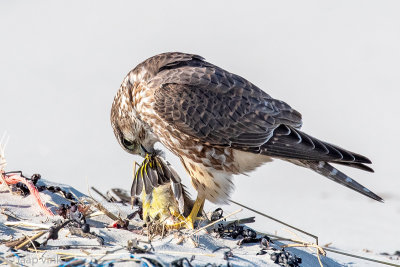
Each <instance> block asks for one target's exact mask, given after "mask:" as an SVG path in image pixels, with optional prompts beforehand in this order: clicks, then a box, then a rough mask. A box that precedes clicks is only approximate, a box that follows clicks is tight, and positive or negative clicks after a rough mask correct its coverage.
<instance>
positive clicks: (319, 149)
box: [260, 125, 383, 202]
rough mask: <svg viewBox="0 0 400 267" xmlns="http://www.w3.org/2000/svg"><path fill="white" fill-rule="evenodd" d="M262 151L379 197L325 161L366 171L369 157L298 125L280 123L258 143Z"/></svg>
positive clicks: (370, 170) (360, 191)
mask: <svg viewBox="0 0 400 267" xmlns="http://www.w3.org/2000/svg"><path fill="white" fill-rule="evenodd" d="M260 152H261V153H262V154H264V155H269V156H272V157H278V158H281V159H284V160H286V161H289V162H292V163H294V164H297V165H300V166H303V167H307V168H310V169H312V170H314V171H316V172H317V173H319V174H321V175H323V176H325V177H327V178H329V179H331V180H333V181H335V182H337V183H339V184H342V185H344V186H346V187H348V188H351V189H353V190H355V191H357V192H359V193H361V194H363V195H365V196H367V197H370V198H372V199H375V200H377V201H381V202H382V201H383V199H382V198H381V197H379V196H377V195H376V194H374V193H373V192H371V191H370V190H369V189H367V188H365V187H364V186H362V185H361V184H359V183H357V182H356V181H354V180H353V179H352V178H350V177H348V176H347V175H346V174H344V173H342V172H341V171H339V170H338V169H336V168H335V167H333V166H332V165H330V164H329V163H334V164H340V165H344V166H348V167H353V168H357V169H361V170H364V171H368V172H373V171H374V170H373V169H372V168H370V167H368V166H367V165H365V164H370V163H371V161H370V160H369V159H368V158H366V157H364V156H363V155H360V154H357V153H354V152H351V151H348V150H346V149H343V148H341V147H338V146H336V145H333V144H329V143H327V142H324V141H321V140H319V139H317V138H315V137H312V136H310V135H308V134H306V133H304V132H302V131H300V130H298V129H295V128H293V127H290V126H287V125H280V126H279V127H278V128H276V129H275V130H274V132H273V135H272V137H271V138H270V140H269V141H268V142H267V143H265V144H264V145H263V146H262V147H261V151H260Z"/></svg>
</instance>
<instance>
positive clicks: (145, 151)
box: [140, 145, 149, 158]
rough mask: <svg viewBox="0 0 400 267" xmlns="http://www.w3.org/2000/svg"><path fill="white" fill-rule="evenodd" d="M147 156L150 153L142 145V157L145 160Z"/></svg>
mask: <svg viewBox="0 0 400 267" xmlns="http://www.w3.org/2000/svg"><path fill="white" fill-rule="evenodd" d="M147 154H149V152H147V150H146V149H145V148H144V146H142V145H140V156H142V157H143V158H145V157H146V155H147Z"/></svg>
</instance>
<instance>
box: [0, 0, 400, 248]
mask: <svg viewBox="0 0 400 267" xmlns="http://www.w3.org/2000/svg"><path fill="white" fill-rule="evenodd" d="M399 8H400V4H399V2H398V1H259V2H255V1H182V2H178V1H160V2H156V1H25V2H23V1H11V0H9V1H4V0H3V1H1V3H0V134H1V133H3V132H4V131H7V133H8V135H10V142H9V144H8V147H7V149H6V156H7V159H8V162H9V164H8V166H7V169H8V170H23V171H24V172H25V173H26V174H32V173H36V172H38V173H41V174H42V176H43V177H44V178H46V179H49V180H52V181H56V182H61V183H67V184H70V185H72V186H74V187H76V188H78V189H80V190H81V191H83V192H84V193H86V192H87V185H86V180H87V181H88V183H89V184H90V185H94V186H95V187H97V188H99V189H101V190H103V191H106V190H107V189H110V188H111V187H122V188H126V189H130V184H131V168H132V161H133V160H137V161H141V159H140V158H139V157H133V156H131V155H129V154H127V153H125V152H124V151H123V150H122V149H121V148H120V147H119V145H118V143H117V142H116V140H115V138H114V135H113V132H112V129H111V126H110V122H109V114H110V107H111V103H112V100H113V97H114V94H115V93H116V91H117V89H118V87H119V85H120V83H121V82H122V79H123V78H124V76H125V74H126V73H127V72H128V71H129V70H130V69H132V68H133V67H135V66H136V65H137V64H138V63H140V62H141V61H143V60H145V59H146V58H148V57H150V56H153V55H155V54H158V53H161V52H167V51H181V52H189V53H196V54H199V55H202V56H203V57H205V58H206V59H207V60H208V61H210V62H212V63H214V64H216V65H219V66H221V67H223V68H225V69H227V70H229V71H231V72H234V73H237V74H239V75H241V76H243V77H246V78H247V79H248V80H250V81H251V82H253V83H254V84H256V85H258V86H259V87H260V88H262V89H264V90H265V91H266V92H268V93H269V94H270V95H272V96H273V97H275V98H278V99H282V100H284V101H286V102H287V103H289V104H290V105H291V106H292V107H294V108H295V109H297V110H298V111H300V112H301V113H302V114H303V121H304V126H303V130H304V131H306V132H307V133H309V134H311V135H313V136H316V137H318V138H320V139H322V140H326V141H329V142H331V143H334V144H338V145H340V146H342V147H344V148H347V149H349V150H352V151H355V152H359V153H361V154H364V155H366V156H368V157H370V159H371V160H372V161H373V163H374V164H373V168H374V169H375V171H376V172H375V173H374V174H370V173H366V172H362V171H359V170H350V169H346V168H341V169H342V170H345V171H346V173H347V174H349V175H350V176H352V177H353V178H355V179H356V180H357V181H359V182H361V183H362V184H364V185H366V186H367V187H368V188H370V189H371V190H373V191H374V192H376V193H377V194H379V195H381V196H382V197H383V198H384V199H385V201H386V202H385V204H381V203H377V202H373V201H371V200H369V199H367V198H366V197H363V196H362V195H359V194H358V193H355V192H353V191H351V190H349V189H347V188H345V187H343V186H341V185H338V184H335V183H333V182H331V181H329V180H328V179H326V178H323V177H321V176H319V175H318V174H315V173H313V172H311V171H309V170H306V169H302V168H300V167H297V166H294V165H290V164H288V163H284V162H279V161H275V162H273V163H271V164H268V165H266V166H263V167H261V168H259V169H258V170H257V171H255V172H254V173H252V174H251V175H250V176H249V177H245V176H241V177H237V178H236V187H237V189H236V191H235V193H234V195H233V197H232V198H233V199H235V200H237V201H239V202H243V203H245V204H247V205H249V206H252V207H253V208H256V209H258V210H261V211H264V212H266V213H267V214H270V215H272V216H275V217H278V218H279V219H282V220H284V221H286V222H288V223H292V224H294V225H296V226H298V227H301V228H303V229H304V230H307V231H309V232H312V233H314V234H316V235H318V236H319V237H320V240H321V243H328V242H333V244H332V246H336V247H339V248H345V249H346V248H353V249H360V250H361V249H363V248H368V249H373V250H375V251H382V252H390V253H393V252H394V250H400V241H398V240H396V238H398V237H399V236H400V230H399V229H400V227H399V225H400V195H399V190H400V179H399V173H398V168H399V163H398V162H399V161H398V160H399V149H400V146H399V130H400V128H399V115H400V112H399V110H398V106H397V104H398V102H399V96H400V93H399V86H400V81H399V79H400V78H399V77H400V75H399V74H400V52H399V51H400V16H399ZM168 159H169V160H170V161H171V162H172V163H173V164H174V165H176V166H177V168H178V170H179V171H180V174H181V175H182V177H185V178H184V181H185V183H186V184H187V185H188V186H189V187H191V186H190V183H189V179H187V177H186V174H185V173H184V171H183V169H182V167H180V163H179V161H178V160H177V159H176V158H174V157H173V156H172V155H171V154H168ZM192 192H193V191H192ZM0 197H1V196H0ZM209 209H211V207H210V206H209ZM225 209H226V211H227V212H229V211H233V210H236V209H237V207H234V206H231V207H225ZM250 214H251V213H246V212H243V213H242V215H240V216H239V217H243V216H246V215H250ZM256 227H257V228H258V229H262V230H265V231H269V232H273V231H275V230H278V233H281V234H285V235H289V236H291V234H290V233H287V232H285V231H282V226H280V225H277V224H270V223H269V221H268V220H264V219H262V218H259V217H257V225H256Z"/></svg>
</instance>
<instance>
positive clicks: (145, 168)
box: [131, 154, 188, 213]
mask: <svg viewBox="0 0 400 267" xmlns="http://www.w3.org/2000/svg"><path fill="white" fill-rule="evenodd" d="M167 183H171V188H172V193H173V195H174V197H175V199H176V200H177V202H178V206H179V210H180V212H181V213H183V212H184V203H185V197H187V195H188V194H187V192H186V191H185V189H184V188H183V185H182V183H181V178H180V177H179V175H178V173H177V172H176V170H175V169H174V168H173V167H172V165H171V164H170V163H169V162H168V161H166V160H164V159H163V158H162V157H160V156H158V154H154V155H147V156H146V158H145V160H144V161H143V163H142V164H141V165H140V166H139V168H138V170H137V171H136V174H135V177H134V179H133V183H132V187H131V196H139V195H140V194H141V193H142V191H143V189H144V191H145V193H146V195H150V194H151V193H152V191H153V189H154V188H156V187H158V186H161V185H165V184H167Z"/></svg>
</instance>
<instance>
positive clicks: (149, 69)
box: [111, 52, 382, 223]
mask: <svg viewBox="0 0 400 267" xmlns="http://www.w3.org/2000/svg"><path fill="white" fill-rule="evenodd" d="M111 124H112V127H113V130H114V134H115V136H116V138H117V140H118V142H119V144H120V145H121V146H122V147H123V149H124V150H126V151H127V152H129V153H131V154H139V155H142V156H144V157H146V156H147V155H150V154H152V153H153V152H154V151H155V149H154V145H155V143H157V142H160V143H162V144H163V145H164V146H165V147H166V148H167V149H168V150H170V151H171V152H172V153H174V154H175V155H176V156H178V157H179V159H180V160H181V162H182V164H183V166H184V167H185V169H186V171H187V173H188V174H189V175H190V177H191V183H192V185H193V187H194V188H195V189H196V191H197V192H198V195H197V199H196V201H195V203H194V205H193V210H192V212H191V213H190V215H189V216H188V218H187V220H188V221H189V222H191V223H193V221H194V220H195V217H196V216H197V214H198V212H199V210H201V209H202V206H203V204H204V201H205V199H207V200H209V201H211V202H213V203H224V202H227V201H228V200H229V196H230V194H231V193H232V190H233V188H234V186H233V183H232V177H233V175H237V174H246V173H249V172H251V171H253V170H254V169H256V168H257V167H259V166H261V165H262V164H263V163H266V162H271V161H272V160H273V159H281V160H284V161H288V162H290V163H293V164H296V165H298V166H301V167H305V168H309V169H311V170H313V171H315V172H317V173H319V174H321V175H323V176H325V177H327V178H329V179H331V180H333V181H335V182H337V183H340V184H342V185H344V186H346V187H349V188H351V189H353V190H355V191H357V192H359V193H361V194H363V195H365V196H367V197H370V198H372V199H374V200H377V201H382V198H381V197H379V196H378V195H376V194H374V193H373V192H371V191H370V190H369V189H367V188H366V187H364V186H362V185H361V184H359V183H357V182H356V181H355V180H353V179H352V178H350V177H348V176H347V175H346V174H344V173H343V172H341V171H339V170H338V169H336V168H335V167H334V166H332V165H331V164H338V165H344V166H348V167H354V168H358V169H361V170H364V171H369V172H373V170H372V169H371V168H370V167H368V166H367V165H365V164H370V163H371V161H370V160H369V159H368V158H366V157H364V156H362V155H360V154H357V153H353V152H350V151H349V150H345V149H343V148H341V147H338V146H336V145H333V144H330V143H327V142H324V141H321V140H319V139H317V138H315V137H312V136H310V135H308V134H306V133H304V132H302V131H301V130H300V127H301V126H302V117H301V114H300V113H299V112H297V111H296V110H294V109H293V108H291V107H290V106H289V105H288V104H286V103H285V102H283V101H281V100H277V99H275V98H272V97H271V96H270V95H268V94H267V93H266V92H264V91H263V90H261V89H260V88H258V87H257V86H255V85H254V84H252V83H251V82H249V81H247V80H246V79H244V78H243V77H241V76H239V75H236V74H233V73H230V72H228V71H226V70H224V69H222V68H220V67H218V66H216V65H213V64H211V63H209V62H207V61H205V59H204V58H203V57H201V56H198V55H193V54H186V53H178V52H173V53H163V54H159V55H156V56H153V57H151V58H149V59H147V60H145V61H144V62H142V63H140V64H139V65H138V66H137V67H136V68H134V69H133V70H132V71H130V72H129V73H128V74H127V76H126V77H125V79H124V80H123V82H122V84H121V86H120V88H119V90H118V92H117V94H116V96H115V98H114V102H113V104H112V109H111ZM143 180H144V181H142V182H140V181H139V182H138V184H137V185H136V186H137V187H136V189H135V190H136V191H135V190H134V191H135V192H136V193H140V191H141V190H142V188H143V183H144V187H145V189H146V191H148V190H147V188H156V187H158V186H161V185H162V184H165V183H166V182H167V181H166V180H168V179H156V178H153V179H152V178H151V176H150V178H147V179H143ZM146 180H147V181H146Z"/></svg>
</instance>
